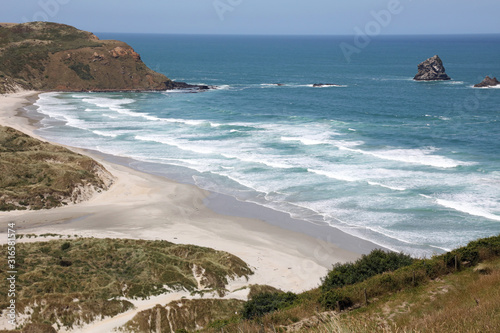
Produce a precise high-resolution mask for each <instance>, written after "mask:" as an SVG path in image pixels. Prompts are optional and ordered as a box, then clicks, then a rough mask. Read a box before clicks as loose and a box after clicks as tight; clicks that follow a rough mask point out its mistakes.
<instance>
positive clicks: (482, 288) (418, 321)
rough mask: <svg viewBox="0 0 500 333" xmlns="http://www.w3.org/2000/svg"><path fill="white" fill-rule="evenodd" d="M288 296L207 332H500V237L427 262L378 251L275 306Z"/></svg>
mask: <svg viewBox="0 0 500 333" xmlns="http://www.w3.org/2000/svg"><path fill="white" fill-rule="evenodd" d="M369 267H371V268H370V269H367V268H369ZM379 267H385V268H384V270H385V271H384V272H382V273H376V271H377V270H378V269H379ZM397 267H400V268H397ZM339 272H344V273H342V274H340V275H341V277H339V274H337V273H339ZM343 274H345V276H342V275H343ZM356 281H358V282H356ZM283 295H284V294H283V293H281V294H280V293H268V292H266V293H262V294H260V295H257V296H254V297H253V299H252V300H250V301H249V302H247V303H246V304H245V306H244V308H246V307H248V308H252V309H253V308H261V307H262V308H264V309H265V311H262V313H261V315H255V316H245V311H243V313H242V315H240V316H239V318H232V319H231V320H230V321H227V322H226V323H225V324H224V325H221V324H220V322H219V321H218V322H217V323H218V326H216V327H215V328H211V327H210V326H208V327H207V328H206V329H205V330H203V332H221V331H222V330H223V331H224V332H366V333H368V332H498V331H500V302H498V299H500V236H496V237H490V238H486V239H480V240H477V241H474V242H471V243H469V244H468V245H467V246H465V247H462V248H459V249H456V250H454V251H451V252H448V253H445V254H442V255H437V256H434V257H432V258H430V259H425V260H424V259H411V258H409V257H407V256H404V255H400V254H388V253H382V252H381V251H378V250H377V251H374V252H372V253H371V254H370V255H367V256H364V257H363V258H361V259H360V260H358V261H357V262H355V263H350V264H345V265H335V266H334V268H333V269H332V271H330V272H329V274H328V275H327V276H326V277H325V279H324V280H323V284H322V286H321V287H320V288H318V289H314V290H311V291H307V292H304V293H302V294H299V295H295V296H291V299H293V301H291V302H285V304H284V305H283V306H272V305H273V304H281V301H282V299H283V298H284V296H283ZM256 300H258V301H256ZM269 305H271V306H269ZM268 309H271V311H267V310H268ZM339 310H342V311H339ZM248 318H250V319H248Z"/></svg>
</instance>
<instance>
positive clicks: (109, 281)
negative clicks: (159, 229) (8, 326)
mask: <svg viewBox="0 0 500 333" xmlns="http://www.w3.org/2000/svg"><path fill="white" fill-rule="evenodd" d="M1 248H2V253H6V251H7V249H6V246H2V247H1ZM16 264H17V271H18V275H17V281H16V287H17V295H16V298H17V301H16V304H17V311H18V312H19V313H26V312H29V314H30V317H31V321H32V322H34V323H43V322H46V321H48V322H49V323H51V324H53V323H56V322H59V323H60V324H61V325H62V326H65V327H72V326H73V325H79V324H83V323H89V322H91V321H93V320H94V319H95V318H99V317H101V316H114V315H116V314H118V313H121V312H123V311H126V310H127V309H129V308H130V307H131V306H132V304H131V303H130V302H128V301H126V300H123V299H121V297H126V298H146V297H149V296H153V295H159V294H162V293H166V292H168V291H169V290H188V291H196V290H197V288H198V282H197V279H196V277H195V276H194V274H193V268H194V267H199V268H200V270H201V272H200V275H199V276H198V278H199V279H201V281H202V282H203V284H204V287H205V288H210V289H213V290H216V291H218V292H219V294H220V295H223V294H224V293H225V291H226V290H225V286H226V284H227V283H228V280H229V279H231V278H237V277H248V276H249V275H251V274H253V272H252V271H251V270H250V268H249V267H248V266H247V265H246V264H245V263H244V262H243V261H242V260H241V259H239V258H238V257H235V256H233V255H231V254H228V253H226V252H221V251H215V250H212V249H208V248H203V247H198V246H194V245H176V244H172V243H169V242H166V241H145V240H127V239H93V238H92V239H88V238H86V239H84V238H80V239H64V240H54V241H50V242H39V243H18V244H17V246H16ZM0 278H1V279H4V280H5V279H6V278H7V273H6V272H5V271H3V272H0ZM8 304H9V303H8V298H7V292H6V290H0V310H1V309H6V308H7V306H8Z"/></svg>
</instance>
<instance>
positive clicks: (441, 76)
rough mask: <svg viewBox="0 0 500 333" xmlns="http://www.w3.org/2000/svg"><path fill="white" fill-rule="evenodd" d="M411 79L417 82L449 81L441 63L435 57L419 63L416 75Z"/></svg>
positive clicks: (437, 57)
mask: <svg viewBox="0 0 500 333" xmlns="http://www.w3.org/2000/svg"><path fill="white" fill-rule="evenodd" d="M413 79H414V80H417V81H435V80H438V81H439V80H451V78H450V77H449V76H448V75H447V74H446V72H445V69H444V66H443V61H442V60H441V59H440V58H439V56H437V55H435V56H434V57H432V58H429V59H427V60H426V61H424V62H422V63H420V64H419V65H418V73H417V75H415V77H414V78H413Z"/></svg>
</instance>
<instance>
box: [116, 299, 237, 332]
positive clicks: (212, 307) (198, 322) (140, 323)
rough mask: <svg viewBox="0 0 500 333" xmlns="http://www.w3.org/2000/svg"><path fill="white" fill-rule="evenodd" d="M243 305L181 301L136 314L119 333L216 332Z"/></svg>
mask: <svg viewBox="0 0 500 333" xmlns="http://www.w3.org/2000/svg"><path fill="white" fill-rule="evenodd" d="M244 303H245V302H244V301H240V300H235V299H229V300H224V299H193V300H188V299H182V300H179V301H174V302H171V303H169V304H167V305H165V306H161V305H157V306H155V307H154V308H152V309H149V310H146V311H142V312H140V313H138V314H137V315H136V316H135V317H134V318H133V319H132V320H131V321H129V322H128V323H127V324H126V325H125V326H123V327H122V328H121V329H120V331H121V332H130V333H135V332H187V331H196V330H197V329H199V328H200V327H207V326H208V325H210V327H212V328H215V329H216V328H219V327H221V326H225V325H226V324H227V323H229V322H231V321H232V320H233V318H235V317H236V316H237V315H238V313H239V311H240V309H241V308H242V307H243V304H244ZM213 318H217V320H216V321H214V320H213Z"/></svg>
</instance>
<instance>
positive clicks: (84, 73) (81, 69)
mask: <svg viewBox="0 0 500 333" xmlns="http://www.w3.org/2000/svg"><path fill="white" fill-rule="evenodd" d="M69 68H70V69H71V70H73V71H74V72H75V73H76V74H77V75H78V76H79V77H80V79H82V80H93V79H94V77H93V76H92V74H90V66H89V65H88V64H85V65H84V64H82V63H81V62H78V63H76V64H73V65H70V66H69Z"/></svg>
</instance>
